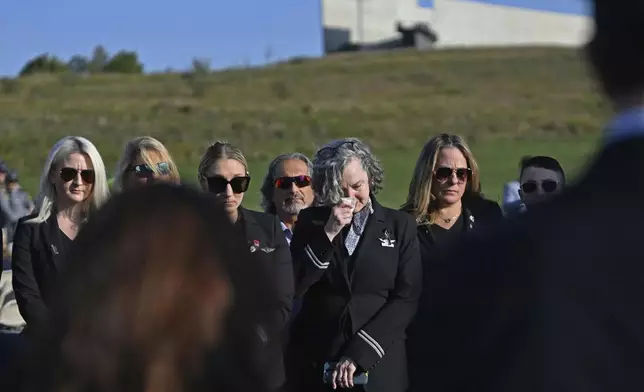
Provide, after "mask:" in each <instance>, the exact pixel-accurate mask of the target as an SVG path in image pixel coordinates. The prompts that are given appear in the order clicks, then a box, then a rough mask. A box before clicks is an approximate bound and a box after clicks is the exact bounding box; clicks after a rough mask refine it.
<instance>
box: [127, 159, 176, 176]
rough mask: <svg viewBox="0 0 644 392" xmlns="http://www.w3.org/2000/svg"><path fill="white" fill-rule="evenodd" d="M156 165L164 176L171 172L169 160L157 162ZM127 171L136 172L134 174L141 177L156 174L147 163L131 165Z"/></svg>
mask: <svg viewBox="0 0 644 392" xmlns="http://www.w3.org/2000/svg"><path fill="white" fill-rule="evenodd" d="M156 167H157V171H158V172H159V174H161V175H163V176H165V175H168V174H170V164H169V163H168V162H159V163H157V164H156ZM127 171H132V172H134V175H136V176H137V177H140V178H149V177H152V176H153V175H154V170H153V169H152V168H151V167H150V165H148V164H146V163H142V164H140V165H134V166H132V165H130V166H129V167H128V168H127Z"/></svg>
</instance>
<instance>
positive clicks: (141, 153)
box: [112, 136, 180, 191]
mask: <svg viewBox="0 0 644 392" xmlns="http://www.w3.org/2000/svg"><path fill="white" fill-rule="evenodd" d="M158 181H162V182H170V183H175V184H178V183H179V182H180V177H179V170H178V169H177V165H176V164H175V163H174V161H173V160H172V156H170V153H169V152H168V149H167V148H166V147H165V146H164V145H163V143H161V142H160V141H158V140H157V139H155V138H153V137H150V136H141V137H137V138H135V139H132V140H130V141H129V142H128V143H127V144H126V145H125V149H124V151H123V155H122V156H121V159H120V160H119V163H118V165H117V169H116V175H115V176H114V182H113V183H112V187H113V189H114V190H116V191H120V190H126V189H129V188H133V187H137V186H140V185H145V184H149V183H153V182H158Z"/></svg>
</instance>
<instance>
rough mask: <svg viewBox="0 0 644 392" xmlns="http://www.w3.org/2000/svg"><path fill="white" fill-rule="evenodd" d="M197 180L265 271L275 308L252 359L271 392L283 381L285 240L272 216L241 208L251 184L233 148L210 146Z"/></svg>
mask: <svg viewBox="0 0 644 392" xmlns="http://www.w3.org/2000/svg"><path fill="white" fill-rule="evenodd" d="M198 180H199V183H200V184H201V187H202V188H203V190H204V191H206V192H210V193H211V194H213V195H214V200H215V202H216V203H217V204H219V205H220V206H221V207H223V209H224V211H225V212H226V213H227V214H228V216H229V218H230V220H231V221H232V222H233V224H234V226H235V227H236V228H237V229H238V230H239V235H240V236H243V237H244V238H245V240H246V241H247V243H248V249H249V252H250V253H251V255H252V257H251V259H252V260H254V261H256V262H257V263H258V265H261V266H265V268H266V273H267V275H266V276H267V279H268V281H269V282H270V283H271V286H272V288H273V289H274V290H275V291H276V292H277V294H278V296H277V297H278V301H277V303H269V304H267V306H266V309H267V310H268V313H267V315H266V317H262V321H261V322H260V323H259V324H258V325H257V335H256V336H257V338H258V340H257V343H258V350H257V354H258V356H257V359H258V360H259V361H260V362H261V363H262V364H263V368H264V369H265V370H266V385H267V387H268V388H269V389H270V390H274V391H276V390H278V389H279V388H281V386H282V384H283V383H284V381H285V375H284V365H283V359H282V341H283V340H282V336H283V332H284V329H285V326H286V325H287V323H288V321H289V319H290V316H291V311H292V307H293V294H294V291H295V289H294V283H293V264H292V262H291V253H290V250H289V247H288V244H287V242H286V237H285V236H284V233H283V232H282V228H281V226H280V221H279V219H278V218H277V217H276V216H275V215H271V214H267V213H264V212H258V211H252V210H249V209H246V208H244V207H242V201H243V200H244V194H245V193H246V191H247V190H248V186H249V185H250V180H251V178H250V174H249V171H248V163H247V162H246V158H245V157H244V154H242V152H241V150H239V149H238V148H237V147H235V146H233V145H231V144H229V143H223V142H216V143H214V144H212V145H211V146H210V147H209V148H208V149H207V150H206V152H205V154H204V156H203V158H202V159H201V163H200V164H199V169H198ZM212 240H213V241H217V239H216V238H213V239H212ZM257 300H258V301H259V300H261V299H259V298H258V299H257ZM233 349H234V347H233Z"/></svg>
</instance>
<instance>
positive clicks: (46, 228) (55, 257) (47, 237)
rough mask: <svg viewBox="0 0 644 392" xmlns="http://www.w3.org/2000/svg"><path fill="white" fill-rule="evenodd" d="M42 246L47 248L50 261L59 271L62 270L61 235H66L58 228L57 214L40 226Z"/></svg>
mask: <svg viewBox="0 0 644 392" xmlns="http://www.w3.org/2000/svg"><path fill="white" fill-rule="evenodd" d="M40 230H41V236H42V245H43V247H46V249H45V252H46V253H47V254H49V259H50V260H51V262H52V264H53V265H54V267H56V269H57V270H58V271H60V270H61V268H62V260H61V255H60V252H61V250H62V249H60V243H61V237H60V236H61V235H64V234H63V233H62V232H61V231H60V229H59V228H58V221H57V220H56V214H54V213H52V215H51V216H50V217H49V219H47V220H46V221H45V222H43V223H42V224H41V225H40Z"/></svg>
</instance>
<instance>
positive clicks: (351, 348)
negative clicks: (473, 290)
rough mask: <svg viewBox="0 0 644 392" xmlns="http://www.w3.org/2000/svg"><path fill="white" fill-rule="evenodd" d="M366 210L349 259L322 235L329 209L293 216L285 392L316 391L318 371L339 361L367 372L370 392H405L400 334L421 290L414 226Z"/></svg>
mask: <svg viewBox="0 0 644 392" xmlns="http://www.w3.org/2000/svg"><path fill="white" fill-rule="evenodd" d="M373 208H374V212H373V214H372V215H371V216H370V218H369V220H368V221H367V225H366V227H365V229H364V232H363V234H362V236H361V238H360V242H359V244H358V247H357V248H356V250H355V252H354V253H353V255H352V256H349V255H348V253H347V251H346V248H345V246H344V238H343V235H342V234H340V235H338V236H336V237H335V239H334V240H333V242H331V241H329V239H328V237H327V235H326V234H325V232H324V225H325V223H326V221H327V220H328V219H329V216H330V214H331V209H330V208H328V207H311V208H308V209H305V210H303V211H301V212H300V214H299V216H298V221H297V223H296V224H295V232H294V235H293V240H292V241H291V253H292V254H293V260H294V263H295V264H296V269H297V277H296V296H298V297H303V298H302V308H301V310H300V312H299V313H298V315H297V316H296V318H295V320H294V321H293V325H292V327H291V340H290V341H289V348H288V351H289V353H288V356H289V358H288V359H287V366H288V369H287V370H288V374H289V383H291V382H293V384H294V385H292V386H291V390H302V391H304V390H306V391H315V390H324V389H323V384H322V373H323V364H324V363H325V362H326V361H330V360H338V359H339V358H340V357H342V356H347V357H349V358H351V359H352V360H354V361H355V362H356V363H357V364H358V366H359V368H360V369H361V370H362V371H369V372H370V373H369V391H370V392H379V391H387V392H398V391H404V390H405V389H406V387H407V382H408V380H407V359H406V353H405V329H406V328H407V325H408V324H409V321H410V320H411V318H412V317H413V315H414V314H415V312H416V306H417V301H418V295H419V294H420V290H421V272H422V271H421V263H420V253H419V250H418V240H417V236H416V225H415V223H414V221H413V219H412V218H411V217H410V216H409V215H408V214H405V213H403V212H400V211H395V210H392V209H389V208H385V207H382V206H381V205H380V204H378V203H377V202H376V201H375V199H374V200H373ZM349 263H353V265H354V268H353V273H352V274H349V273H348V269H347V265H348V264H349ZM291 377H292V378H293V379H291Z"/></svg>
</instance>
